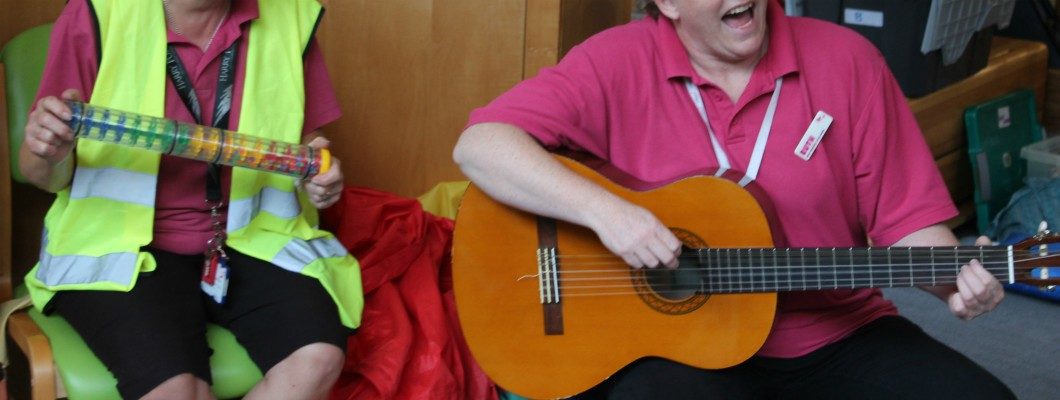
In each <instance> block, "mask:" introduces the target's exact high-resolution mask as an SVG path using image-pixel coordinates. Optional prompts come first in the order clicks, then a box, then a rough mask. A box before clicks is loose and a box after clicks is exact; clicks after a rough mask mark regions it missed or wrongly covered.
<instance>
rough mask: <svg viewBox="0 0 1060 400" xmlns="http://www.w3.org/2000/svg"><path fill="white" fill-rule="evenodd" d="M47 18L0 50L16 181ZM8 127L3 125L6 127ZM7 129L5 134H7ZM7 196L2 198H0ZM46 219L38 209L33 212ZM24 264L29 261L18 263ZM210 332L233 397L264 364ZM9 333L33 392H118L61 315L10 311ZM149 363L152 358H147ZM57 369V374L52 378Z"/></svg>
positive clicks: (216, 381) (224, 335)
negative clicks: (25, 363) (24, 363)
mask: <svg viewBox="0 0 1060 400" xmlns="http://www.w3.org/2000/svg"><path fill="white" fill-rule="evenodd" d="M50 32H51V25H43V26H39V27H36V28H33V29H30V30H28V31H26V32H23V33H22V34H20V35H19V36H17V37H15V38H14V39H12V40H11V41H10V42H8V44H7V45H6V46H5V47H4V48H3V50H0V70H2V71H3V75H2V76H0V87H3V88H4V96H3V98H2V99H0V100H3V101H2V102H0V104H3V103H6V107H4V110H0V117H2V116H3V111H6V115H7V119H8V120H7V121H6V123H2V121H0V150H6V151H8V152H9V154H10V160H11V161H10V165H2V166H0V172H4V173H5V174H10V176H11V178H12V179H14V180H15V181H17V182H25V181H24V179H23V177H22V176H21V174H19V172H18V152H19V147H20V146H21V144H22V137H23V134H24V132H23V128H24V127H25V125H26V117H27V116H28V113H29V109H30V107H31V105H32V102H33V100H34V98H35V96H36V93H37V87H38V86H39V85H40V79H41V74H42V72H43V69H44V60H45V59H46V57H47V52H48V38H49V34H50ZM5 128H6V129H5ZM5 131H6V133H5ZM10 185H11V182H10V180H9V179H6V178H2V177H0V206H3V207H4V208H6V209H5V210H3V211H0V216H7V217H8V218H2V219H0V224H5V225H6V226H4V227H2V228H0V240H2V243H3V244H4V245H2V246H0V258H4V259H3V260H0V269H2V270H0V296H3V297H2V298H0V301H5V300H8V299H7V298H6V297H7V296H9V295H10V294H11V293H12V292H14V293H15V296H24V295H25V289H24V288H21V287H20V288H16V289H14V290H13V291H12V289H11V280H10V277H11V273H12V269H13V268H12V266H11V260H10V252H4V251H2V250H3V249H5V248H6V247H4V246H10V243H11V229H10V222H9V221H10V216H11V210H10V208H11V199H10V197H11V186H10ZM5 196H6V197H7V198H2V197H5ZM37 217H39V218H43V216H37ZM20 267H22V268H23V270H28V267H29V266H20ZM206 334H207V339H208V341H209V343H210V347H211V348H212V349H213V351H214V352H213V355H212V356H211V358H210V367H211V370H212V372H213V387H212V390H213V393H214V395H215V396H217V397H218V398H236V397H240V396H242V395H243V394H245V393H246V392H247V391H249V390H250V389H251V388H252V387H253V386H254V385H255V384H256V383H257V382H258V381H259V380H261V371H259V370H258V368H257V366H256V365H255V364H254V363H253V361H251V359H250V357H249V356H248V355H247V352H246V350H244V349H243V347H242V346H240V345H239V344H238V343H237V342H236V339H235V336H233V335H232V333H231V332H229V331H228V330H226V329H224V328H221V327H218V326H216V325H210V326H209V327H208V328H207V332H206ZM8 335H9V336H10V337H11V339H12V340H13V341H14V342H15V343H16V344H17V345H18V347H19V349H20V350H21V351H22V353H23V354H25V355H26V359H27V360H28V362H29V364H30V365H29V371H30V375H31V376H30V377H29V378H30V383H31V385H32V398H33V399H54V398H62V397H68V398H70V399H116V398H119V395H118V391H117V389H116V385H117V381H116V380H115V379H114V377H113V375H111V373H110V371H108V370H107V368H106V367H104V366H103V363H101V362H100V361H99V359H98V358H96V356H95V355H94V354H92V352H91V351H90V350H89V349H88V346H87V345H85V342H84V341H83V340H81V337H80V336H78V335H77V333H76V332H74V330H73V328H71V327H70V325H69V324H67V323H66V321H64V320H63V319H62V318H60V317H58V316H45V315H42V314H41V313H40V312H39V311H37V310H35V309H31V310H29V311H27V312H19V313H16V314H14V315H12V316H11V319H10V320H9V322H8ZM144 362H152V360H144ZM56 375H58V377H59V378H60V379H56Z"/></svg>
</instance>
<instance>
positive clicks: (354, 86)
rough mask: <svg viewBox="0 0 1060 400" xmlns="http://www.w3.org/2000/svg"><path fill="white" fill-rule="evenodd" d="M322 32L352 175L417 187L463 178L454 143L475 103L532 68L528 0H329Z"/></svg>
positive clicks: (338, 134) (409, 189) (332, 131)
mask: <svg viewBox="0 0 1060 400" xmlns="http://www.w3.org/2000/svg"><path fill="white" fill-rule="evenodd" d="M325 3H326V6H327V7H328V9H327V10H328V11H327V13H326V14H325V20H324V22H323V24H322V25H321V27H320V31H319V33H318V35H319V40H320V43H321V44H322V47H323V49H324V54H325V57H326V59H327V62H328V67H329V68H330V71H331V74H332V76H331V77H332V80H333V81H334V84H335V88H336V90H337V91H338V93H339V98H340V102H341V103H342V110H343V118H342V119H341V120H340V121H338V122H337V123H335V124H333V125H332V126H330V127H328V129H327V132H328V136H329V137H330V138H331V139H332V141H333V143H334V151H335V153H336V155H337V156H338V157H339V158H340V159H341V160H342V163H343V171H344V172H345V173H346V176H347V182H348V183H350V184H355V185H365V186H371V187H375V188H380V189H385V190H389V191H393V192H397V193H399V194H402V195H407V196H415V195H417V194H419V193H422V192H424V191H426V190H427V189H429V188H430V187H431V186H433V185H434V184H435V183H437V182H439V181H440V180H454V179H462V177H461V175H460V174H459V171H458V170H457V168H456V166H455V165H454V164H453V162H452V158H451V150H452V147H453V145H454V144H455V143H456V137H457V135H458V134H459V133H460V131H461V129H462V127H463V126H464V123H465V122H466V120H467V114H468V112H470V110H471V109H473V108H474V107H476V106H479V105H482V104H485V103H486V102H488V101H489V100H490V99H492V98H493V97H495V96H496V95H497V94H499V93H501V92H503V91H504V90H505V89H507V88H509V87H511V86H512V85H514V84H515V83H517V82H519V81H520V80H521V79H522V76H523V29H524V27H523V24H522V22H521V21H523V19H524V18H523V16H524V14H525V12H526V3H525V2H524V1H497V0H402V1H376V0H355V1H350V0H330V1H325Z"/></svg>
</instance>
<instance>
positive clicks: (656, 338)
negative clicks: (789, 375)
mask: <svg viewBox="0 0 1060 400" xmlns="http://www.w3.org/2000/svg"><path fill="white" fill-rule="evenodd" d="M561 160H562V161H563V162H565V163H566V164H567V165H568V167H570V168H571V169H572V170H575V171H576V172H578V173H579V174H581V175H583V176H586V177H588V178H589V179H591V180H593V181H595V182H596V183H598V184H600V185H602V186H604V187H605V188H607V189H608V190H610V191H611V192H613V193H615V194H617V195H619V196H621V197H623V198H625V199H627V200H629V201H631V202H633V203H635V204H638V205H640V206H642V207H645V208H647V209H649V210H651V211H652V212H653V213H654V214H655V215H656V216H657V217H658V218H659V219H660V220H661V221H662V222H663V223H664V224H666V225H667V226H669V227H671V228H672V229H673V230H674V232H675V233H677V235H678V237H679V238H682V240H684V241H685V242H686V245H688V246H689V247H772V246H773V240H772V234H771V233H770V229H769V222H768V221H767V218H766V214H765V213H764V212H763V211H762V208H761V207H760V206H759V203H758V202H756V201H755V198H754V197H753V196H752V195H751V194H750V193H749V192H748V191H746V190H744V189H743V188H741V187H739V186H738V185H736V184H735V183H733V182H732V181H730V180H726V179H721V178H714V177H695V178H689V179H685V180H682V181H679V182H676V183H674V184H671V185H669V186H665V187H662V188H659V189H656V190H652V191H646V192H634V191H630V190H627V189H624V188H622V187H620V186H618V185H616V184H614V183H613V182H611V181H609V180H607V179H606V178H604V177H602V176H600V175H598V174H596V173H595V172H593V171H591V170H589V169H588V168H586V167H584V166H582V165H581V164H578V163H576V162H573V161H570V160H566V159H561ZM555 232H556V235H555V238H556V239H555V248H556V252H557V254H558V256H559V257H558V259H559V260H560V261H558V262H557V264H558V270H559V271H560V274H561V275H563V274H568V273H570V272H574V271H578V270H586V271H590V270H591V271H594V272H590V273H599V272H598V271H602V270H606V271H605V272H607V273H608V274H609V275H608V276H619V277H622V280H621V281H620V282H618V284H620V285H621V284H624V285H625V286H626V287H627V289H625V291H626V292H628V293H626V294H612V295H594V296H568V295H567V294H573V293H572V292H574V290H573V289H566V288H565V286H564V285H566V283H561V284H560V286H559V290H558V292H559V293H560V295H561V301H559V302H558V303H557V304H553V305H550V306H547V307H546V306H544V305H543V304H542V290H541V286H542V285H540V284H539V280H538V278H537V276H538V274H539V261H538V249H539V248H541V247H548V246H542V243H543V242H542V241H541V240H539V222H538V217H537V216H535V215H531V214H528V213H525V212H522V211H518V210H515V209H513V208H511V207H508V206H505V205H503V204H500V203H497V202H495V201H494V200H492V199H491V198H489V197H488V196H486V195H485V194H484V193H483V192H481V191H480V190H479V189H477V188H476V187H475V186H474V185H472V186H471V187H470V188H469V189H468V190H467V192H466V194H465V195H464V198H463V201H462V204H461V206H460V211H459V214H458V217H457V223H456V232H455V237H454V246H453V281H454V286H455V291H456V302H457V309H458V313H459V317H460V324H461V326H462V329H463V332H464V335H465V337H466V339H467V342H468V344H469V346H470V348H471V351H472V353H473V355H474V356H475V359H476V360H477V361H478V363H479V364H480V365H481V366H482V368H483V369H484V370H485V372H486V373H487V375H489V376H490V377H491V378H492V379H493V380H494V381H496V382H497V384H498V385H500V386H501V387H503V388H505V389H507V390H510V391H512V392H514V393H517V394H520V395H523V396H528V397H531V398H557V397H566V396H571V395H574V394H577V393H580V392H582V391H585V390H587V389H589V388H591V387H593V386H595V385H596V384H597V383H600V382H602V381H603V380H605V379H606V378H607V377H608V376H610V375H612V374H613V373H615V372H616V371H618V370H619V369H621V368H622V367H624V366H625V365H627V364H629V363H631V362H633V361H635V360H637V359H639V358H643V357H648V356H658V357H663V358H667V359H670V360H673V361H677V362H680V363H683V364H687V365H691V366H695V367H699V368H708V369H717V368H724V367H728V366H732V365H735V364H738V363H740V362H742V361H744V360H746V359H747V358H749V357H750V356H751V355H753V354H754V353H755V352H756V351H757V350H758V349H759V347H761V345H762V343H764V341H765V339H766V336H767V335H768V334H769V332H770V327H771V325H772V322H773V318H774V314H775V312H776V294H774V293H764V294H727V295H719V294H713V295H704V294H699V295H694V296H691V297H689V298H687V299H672V298H666V297H663V296H660V295H658V294H656V293H654V292H652V291H651V290H650V289H648V290H640V291H638V292H633V291H632V290H631V289H628V287H629V286H630V282H636V281H637V279H638V278H637V276H638V271H636V270H633V269H631V268H629V267H628V266H626V265H625V264H622V263H621V259H618V258H617V257H614V258H613V260H615V261H616V262H611V263H607V265H597V264H592V265H578V264H579V263H576V262H568V261H565V260H567V259H566V258H564V257H566V256H571V255H605V254H608V255H609V254H610V252H609V251H608V250H607V249H606V248H605V247H604V246H603V245H602V244H600V243H599V241H598V239H597V237H596V235H595V234H594V233H593V232H592V231H590V230H588V229H586V228H583V227H580V226H574V225H571V224H566V223H563V222H557V223H556V228H555ZM625 277H628V279H626V278H625ZM634 286H635V285H634ZM619 291H621V290H619ZM546 308H547V309H549V310H548V311H546ZM557 310H558V311H557ZM557 320H558V321H557Z"/></svg>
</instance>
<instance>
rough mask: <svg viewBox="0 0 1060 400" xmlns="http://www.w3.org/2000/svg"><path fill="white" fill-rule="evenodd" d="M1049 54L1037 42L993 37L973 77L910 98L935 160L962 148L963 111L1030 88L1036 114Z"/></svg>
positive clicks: (1040, 108) (1039, 104)
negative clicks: (987, 55)
mask: <svg viewBox="0 0 1060 400" xmlns="http://www.w3.org/2000/svg"><path fill="white" fill-rule="evenodd" d="M1047 59H1048V51H1046V48H1045V45H1044V44H1042V43H1038V42H1031V41H1026V40H1018V39H1010V38H1005V37H995V38H994V42H993V47H992V48H991V51H990V62H989V64H988V65H987V66H986V68H983V70H982V71H979V72H978V73H976V74H975V75H972V76H971V77H968V79H965V80H963V81H960V82H958V83H956V84H953V85H950V86H948V87H946V88H943V89H942V90H939V91H937V92H934V93H932V94H929V95H927V96H924V97H921V98H917V99H911V100H910V101H909V107H910V108H912V109H913V113H914V114H915V115H916V119H917V122H918V123H919V124H920V129H921V130H922V131H923V132H924V137H925V138H926V139H927V142H928V145H929V146H930V147H931V152H932V154H934V155H935V158H939V157H942V156H943V155H946V154H948V153H950V152H952V151H954V150H958V149H964V148H966V147H967V145H968V142H967V139H966V138H965V133H964V110H965V109H966V108H968V107H969V106H971V105H974V104H979V103H982V102H985V101H987V100H990V99H993V98H995V97H999V96H1002V95H1004V94H1007V93H1009V92H1012V91H1014V90H1017V89H1023V88H1027V89H1032V90H1034V93H1035V95H1036V99H1037V102H1038V115H1039V116H1040V115H1041V113H1042V105H1043V104H1044V99H1045V77H1046V62H1047Z"/></svg>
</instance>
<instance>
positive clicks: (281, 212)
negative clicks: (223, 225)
mask: <svg viewBox="0 0 1060 400" xmlns="http://www.w3.org/2000/svg"><path fill="white" fill-rule="evenodd" d="M259 211H265V212H267V213H269V214H272V215H275V216H277V217H280V218H287V219H290V218H295V217H297V216H298V214H300V213H301V212H302V207H301V206H299V204H298V196H297V194H295V193H294V192H287V191H283V190H279V189H275V188H271V187H265V188H262V189H261V191H260V192H258V194H256V195H254V196H252V197H248V198H245V199H242V200H236V201H233V202H232V204H230V205H229V206H228V231H229V232H235V231H238V230H240V229H243V227H246V226H247V225H249V224H250V221H251V220H253V219H254V217H256V216H257V215H258V212H259Z"/></svg>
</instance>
